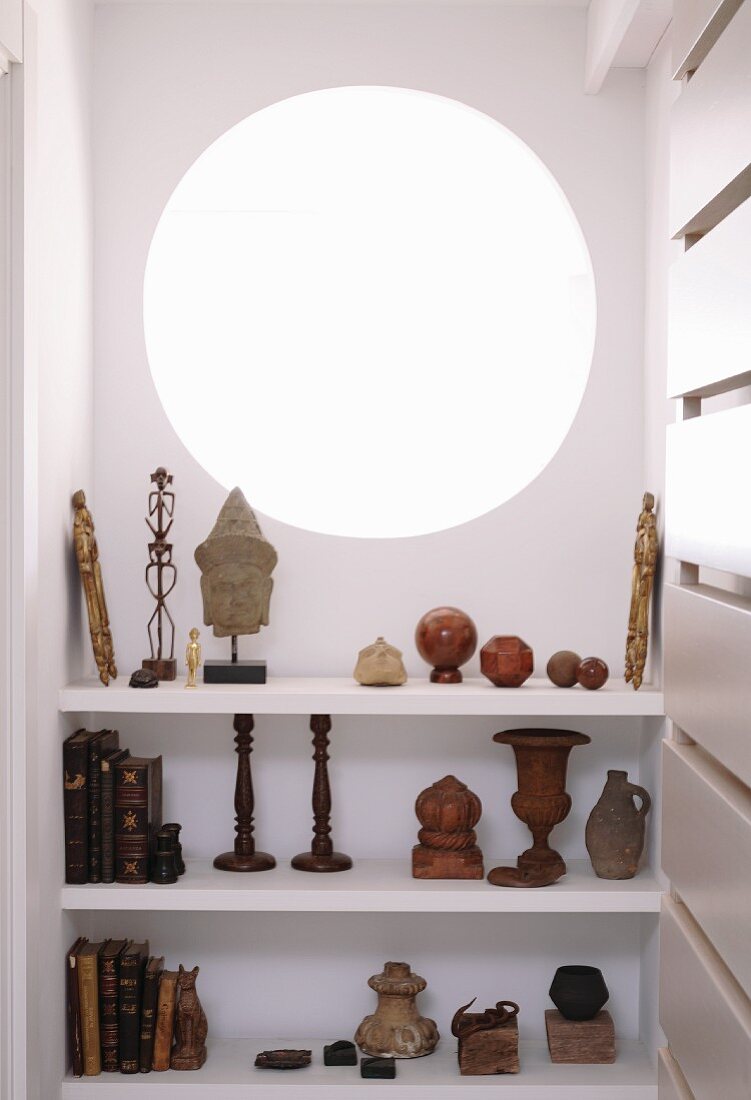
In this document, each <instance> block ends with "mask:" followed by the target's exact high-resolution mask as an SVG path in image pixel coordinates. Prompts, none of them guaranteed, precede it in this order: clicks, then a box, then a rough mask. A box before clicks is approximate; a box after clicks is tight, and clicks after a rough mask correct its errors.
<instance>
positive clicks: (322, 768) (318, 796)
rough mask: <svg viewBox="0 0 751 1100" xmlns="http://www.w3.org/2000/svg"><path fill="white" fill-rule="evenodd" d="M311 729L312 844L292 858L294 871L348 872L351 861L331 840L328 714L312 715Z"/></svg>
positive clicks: (329, 727) (329, 719) (329, 721)
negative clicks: (336, 848) (335, 849)
mask: <svg viewBox="0 0 751 1100" xmlns="http://www.w3.org/2000/svg"><path fill="white" fill-rule="evenodd" d="M310 728H311V729H312V731H313V759H314V760H315V762H316V766H315V772H314V774H313V843H312V844H311V846H310V851H309V852H301V853H300V855H298V856H295V857H294V859H293V860H292V866H293V867H294V868H295V870H296V871H318V872H327V871H348V870H349V869H350V867H351V866H352V860H351V859H350V857H349V856H346V855H344V853H343V852H335V851H334V845H333V843H332V840H331V836H330V834H331V786H330V784H329V769H328V759H329V753H328V748H329V731H330V730H331V718H330V717H329V715H328V714H313V715H311V718H310Z"/></svg>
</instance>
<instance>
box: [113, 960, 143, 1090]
mask: <svg viewBox="0 0 751 1100" xmlns="http://www.w3.org/2000/svg"><path fill="white" fill-rule="evenodd" d="M142 963H143V960H142V959H141V957H140V955H125V956H124V957H123V959H122V962H121V963H120V1004H119V1012H118V1016H119V1024H120V1072H121V1073H138V1066H139V1061H138V1033H139V1025H140V1020H141V986H142V981H143V971H142Z"/></svg>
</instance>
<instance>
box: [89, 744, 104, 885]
mask: <svg viewBox="0 0 751 1100" xmlns="http://www.w3.org/2000/svg"><path fill="white" fill-rule="evenodd" d="M88 781H89V798H88V803H89V875H88V878H89V882H101V881H102V750H101V747H100V740H99V739H98V738H96V737H95V738H94V739H93V740H92V741H91V743H90V744H89V775H88Z"/></svg>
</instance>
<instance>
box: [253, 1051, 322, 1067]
mask: <svg viewBox="0 0 751 1100" xmlns="http://www.w3.org/2000/svg"><path fill="white" fill-rule="evenodd" d="M311 1057H312V1051H310V1050H262V1051H261V1053H260V1054H257V1055H256V1060H255V1064H256V1066H257V1067H258V1068H259V1069H302V1068H303V1067H304V1066H309V1065H310V1061H311Z"/></svg>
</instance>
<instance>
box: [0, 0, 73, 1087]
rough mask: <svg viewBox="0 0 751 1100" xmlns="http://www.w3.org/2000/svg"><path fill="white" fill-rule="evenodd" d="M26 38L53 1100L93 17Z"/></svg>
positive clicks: (47, 1040)
mask: <svg viewBox="0 0 751 1100" xmlns="http://www.w3.org/2000/svg"><path fill="white" fill-rule="evenodd" d="M25 36H26V41H25V46H26V50H25V63H24V85H25V107H26V123H25V157H26V181H25V183H26V186H25V190H26V213H25V227H26V231H25V238H26V240H25V265H26V291H25V293H26V302H25V314H26V323H25V343H26V346H25V361H26V386H27V395H28V398H29V405H28V410H27V412H28V417H29V419H28V420H27V424H26V428H27V438H26V461H27V478H28V480H27V486H26V489H27V506H28V514H27V518H26V526H27V536H28V542H27V561H26V567H27V593H26V599H27V604H26V619H27V629H28V632H29V633H28V638H27V661H28V665H27V684H28V697H27V704H28V709H29V727H28V735H27V745H28V752H27V768H28V777H29V782H28V814H27V820H28V829H27V863H28V868H29V884H28V897H27V905H28V945H29V955H28V988H27V995H28V1026H29V1036H28V1045H27V1055H28V1066H27V1072H28V1083H27V1087H26V1089H25V1090H24V1091H23V1093H22V1092H21V1091H20V1090H19V1091H18V1092H17V1095H14V1098H13V1100H22V1096H23V1098H24V1100H50V1098H52V1097H54V1096H57V1095H58V1089H59V1081H60V1078H61V1075H62V1072H63V1070H64V1067H65V1064H66V1054H65V1032H64V1029H63V1028H62V1026H61V1023H62V1019H63V1006H64V1004H65V996H64V987H63V976H64V972H63V967H62V961H63V954H64V951H65V948H66V947H67V946H68V943H69V941H70V940H71V939H72V938H73V936H72V935H71V932H72V922H71V921H70V919H69V918H67V917H63V918H62V919H61V918H60V916H59V887H60V882H61V868H62V784H61V781H60V774H61V773H60V765H61V742H62V737H63V736H64V733H65V732H67V724H66V723H65V722H64V721H63V720H61V719H60V717H59V715H58V713H57V689H58V687H59V685H60V684H61V683H63V682H65V681H66V680H68V679H69V678H70V677H71V676H75V675H78V674H80V671H81V668H82V663H83V656H82V655H83V646H84V643H85V641H86V638H85V634H86V631H85V628H84V624H83V623H82V620H81V596H80V582H79V581H78V578H77V576H76V567H75V559H74V557H73V555H72V553H71V534H70V533H71V521H72V509H71V503H70V498H71V493H72V492H73V491H74V490H75V489H77V488H79V487H81V486H83V487H86V488H92V490H93V478H92V443H93V441H92V433H91V423H92V420H93V380H92V363H93V328H92V298H93V295H92V276H93V251H92V249H93V232H92V231H93V203H92V173H91V140H90V138H91V115H90V108H91V69H92V51H93V4H92V3H89V2H88V0H35V3H34V6H33V7H28V8H27V9H26V15H25ZM16 734H17V735H18V736H20V734H21V731H20V730H17V731H16Z"/></svg>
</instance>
